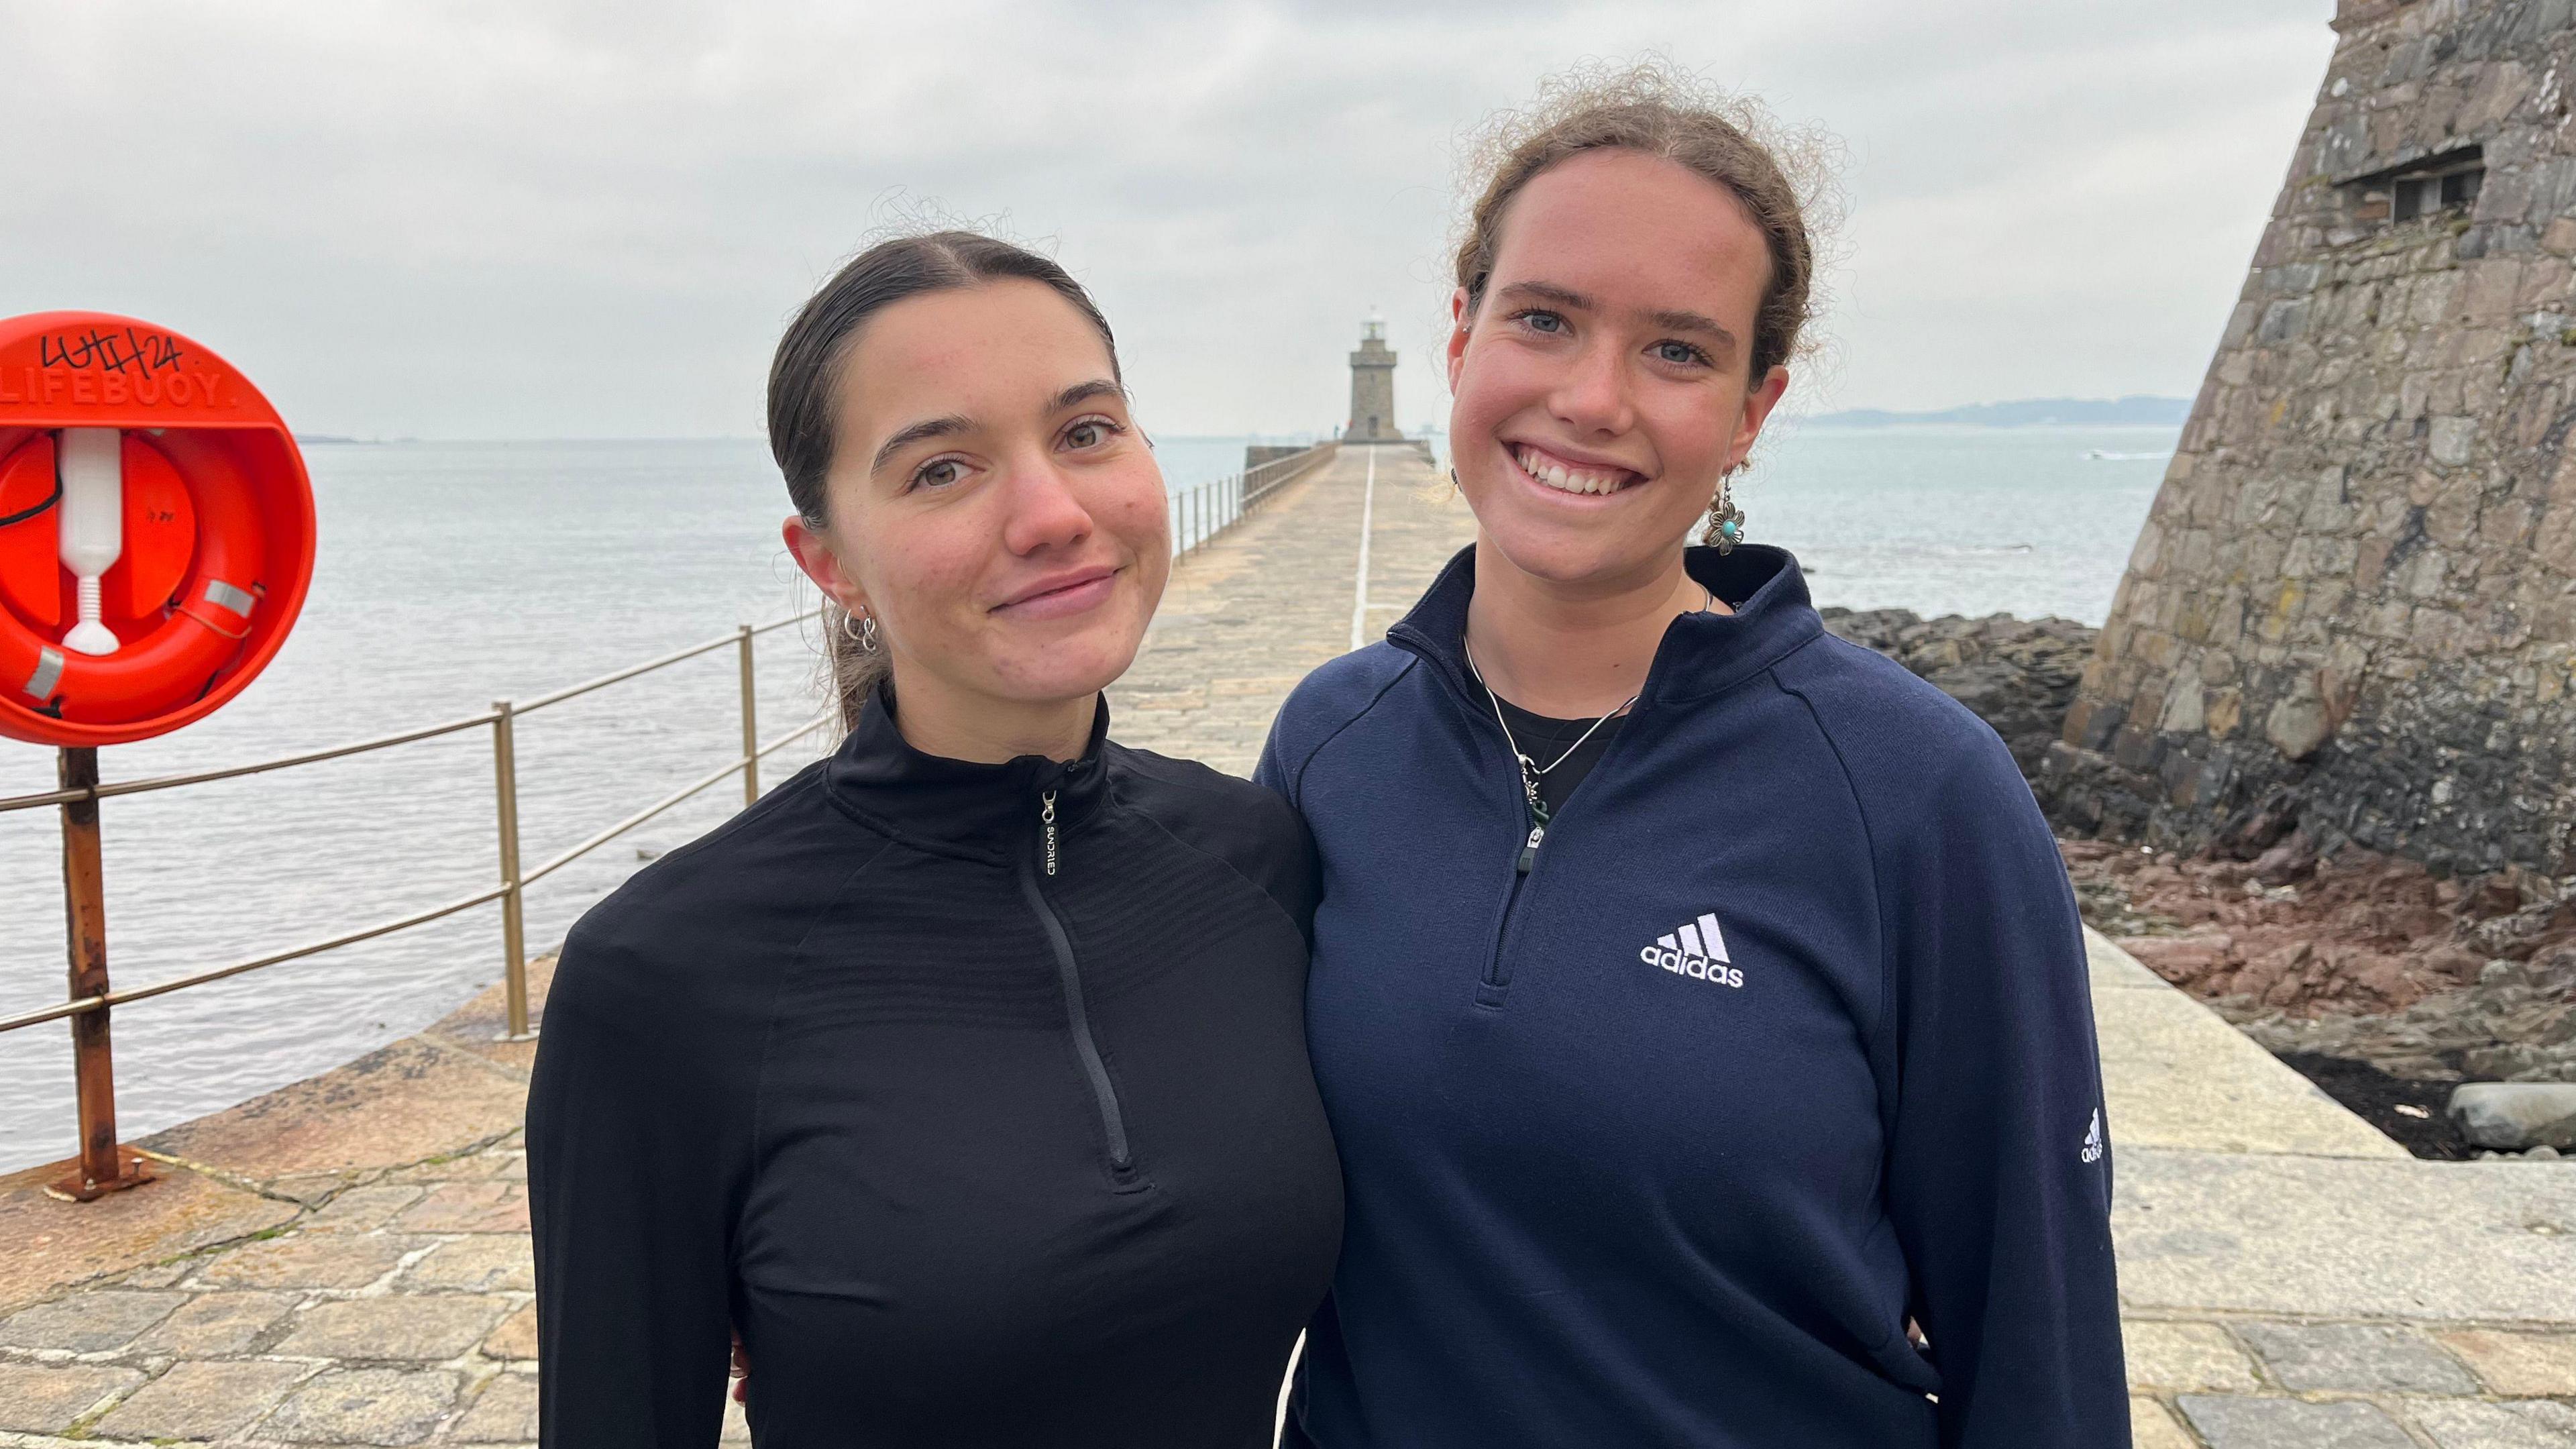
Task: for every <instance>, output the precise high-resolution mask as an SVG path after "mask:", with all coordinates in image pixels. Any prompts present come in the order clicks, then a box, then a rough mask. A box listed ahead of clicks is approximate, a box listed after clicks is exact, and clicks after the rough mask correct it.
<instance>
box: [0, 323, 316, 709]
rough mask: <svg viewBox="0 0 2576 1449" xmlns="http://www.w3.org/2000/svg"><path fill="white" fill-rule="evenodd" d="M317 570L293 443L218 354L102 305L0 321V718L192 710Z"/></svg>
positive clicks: (253, 659) (273, 643) (226, 692)
mask: <svg viewBox="0 0 2576 1449" xmlns="http://www.w3.org/2000/svg"><path fill="white" fill-rule="evenodd" d="M312 569H313V493H312V485H311V483H310V482H309V481H308V479H307V478H306V475H305V472H304V461H303V457H302V455H301V453H299V452H298V451H297V449H296V446H295V440H294V437H293V435H292V434H291V433H289V432H288V430H287V428H286V426H285V424H284V423H283V422H282V421H280V420H279V418H278V416H277V414H276V412H275V410H273V409H272V408H271V407H270V406H269V404H268V401H267V399H265V398H263V397H261V396H260V395H259V393H258V391H257V390H256V389H254V388H252V387H251V385H250V383H249V382H248V381H247V380H246V379H244V378H243V377H242V376H241V375H240V374H239V373H238V372H235V371H234V370H233V369H232V368H231V367H230V366H229V365H228V364H226V363H225V362H224V361H223V360H222V359H221V358H219V357H217V356H215V355H214V354H213V353H212V352H209V351H207V350H206V349H205V348H203V347H200V346H199V345H197V344H196V343H195V342H193V341H190V340H189V339H187V338H184V337H181V336H179V335H177V334H175V333H173V332H171V331H169V330H168V329H167V328H162V327H155V326H152V325H151V324H148V323H144V322H138V321H135V320H133V319H131V318H125V317H112V316H107V315H105V314H101V313H80V312H54V313H41V314H38V315H35V316H31V317H18V318H12V319H9V320H8V321H5V322H0V735H5V736H8V737H11V738H15V739H21V740H28V741H31V742H35V743H39V744H52V745H69V746H95V745H105V744H122V743H126V742H129V741H132V740H139V739H145V738H149V737H150V736H153V735H158V734H162V733H165V732H167V731H169V730H173V729H177V728H179V727H180V726H182V725H184V724H187V723H189V722H190V721H192V720H196V719H201V718H203V717H204V716H206V715H207V714H209V713H212V712H213V711H214V710H215V709H217V708H219V707H221V706H222V705H223V704H224V703H225V702H226V701H228V700H230V699H231V698H232V697H233V696H235V695H236V694H238V693H239V692H240V691H241V689H242V688H243V687H244V686H246V685H247V684H249V682H250V681H251V679H252V678H253V677H255V676H256V675H257V674H258V672H259V671H260V669H261V668H262V667H263V666H265V665H266V664H267V663H268V661H269V659H270V658H272V657H273V656H274V655H275V654H276V652H277V649H278V647H279V646H280V645H281V644H283V643H284V642H285V639H286V635H287V632H288V630H289V629H291V628H292V627H293V625H294V622H295V619H296V616H297V615H298V614H299V613H300V612H301V611H302V608H303V604H304V594H305V589H306V587H307V585H308V584H309V582H310V580H311V577H312Z"/></svg>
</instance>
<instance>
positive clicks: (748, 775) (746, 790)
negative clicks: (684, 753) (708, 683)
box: [734, 624, 760, 808]
mask: <svg viewBox="0 0 2576 1449" xmlns="http://www.w3.org/2000/svg"><path fill="white" fill-rule="evenodd" d="M734 637H735V638H737V639H740V640H741V641H742V803H743V805H744V807H745V808H749V807H750V806H753V805H757V804H759V803H760V712H759V711H760V705H759V690H758V689H757V687H756V686H755V685H754V684H753V682H752V672H751V626H750V625H749V624H744V625H742V626H741V627H739V628H737V629H735V630H734Z"/></svg>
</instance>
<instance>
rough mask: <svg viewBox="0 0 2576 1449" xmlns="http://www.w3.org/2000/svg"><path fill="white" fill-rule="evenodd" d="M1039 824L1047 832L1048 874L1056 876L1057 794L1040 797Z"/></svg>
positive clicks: (1048, 792) (1052, 792) (1050, 792)
mask: <svg viewBox="0 0 2576 1449" xmlns="http://www.w3.org/2000/svg"><path fill="white" fill-rule="evenodd" d="M1038 824H1039V825H1041V826H1042V827H1044V828H1045V832H1046V873H1047V874H1049V875H1053V874H1055V792H1054V791H1053V790H1049V791H1047V792H1046V793H1045V794H1044V795H1041V796H1039V797H1038Z"/></svg>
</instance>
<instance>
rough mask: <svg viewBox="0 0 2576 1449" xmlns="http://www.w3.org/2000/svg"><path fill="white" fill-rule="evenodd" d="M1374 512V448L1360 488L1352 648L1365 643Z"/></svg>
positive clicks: (1375, 497)
mask: <svg viewBox="0 0 2576 1449" xmlns="http://www.w3.org/2000/svg"><path fill="white" fill-rule="evenodd" d="M1376 511H1377V449H1375V448H1371V449H1369V451H1368V482H1367V484H1366V485H1364V486H1363V487H1362V488H1361V489H1360V576H1359V579H1358V580H1357V581H1356V582H1355V583H1354V584H1353V585H1352V587H1351V647H1352V648H1354V649H1357V648H1359V647H1360V646H1361V645H1362V644H1365V643H1367V642H1368V637H1367V636H1368V606H1369V596H1368V569H1369V532H1370V528H1369V520H1370V519H1371V517H1372V516H1373V515H1374V514H1375V513H1376Z"/></svg>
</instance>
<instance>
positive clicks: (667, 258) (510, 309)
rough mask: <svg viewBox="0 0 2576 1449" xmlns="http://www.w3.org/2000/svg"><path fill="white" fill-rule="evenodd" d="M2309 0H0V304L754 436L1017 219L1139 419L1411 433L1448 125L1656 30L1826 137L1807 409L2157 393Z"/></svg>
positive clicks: (338, 382) (2222, 270) (1432, 408)
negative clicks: (909, 298)
mask: <svg viewBox="0 0 2576 1449" xmlns="http://www.w3.org/2000/svg"><path fill="white" fill-rule="evenodd" d="M2329 8H2330V7H2329V5H2328V4H2327V0H2302V3H2299V4H2296V5H2288V6H2246V5H2243V4H2242V3H2241V0H2169V3H2167V4H2164V5H2160V6H2156V7H2119V6H2091V5H2084V6H2073V5H2066V4H2063V3H2061V0H1959V3H1955V4H1949V5H1943V6H1937V7H1932V6H1920V5H1911V4H1903V3H1894V0H1820V3H1811V4H1808V5H1803V6H1796V7H1788V6H1777V5H1762V6H1757V5H1751V4H1738V3H1717V4H1711V3H1706V0H1700V3H1692V4H1661V3H1596V4H1588V5H1577V6H1571V7H1568V6H1560V5H1537V4H1496V3H1490V0H1484V3H1477V4H1472V5H1471V4H1464V3H1447V4H1432V5H1417V6H1412V7H1407V8H1404V9H1402V10H1401V11H1390V10H1389V9H1388V8H1387V7H1382V6H1377V5H1362V4H1359V3H1356V0H1348V3H1344V0H1330V3H1307V4H1287V3H1230V4H1229V3H1220V4H1213V5H1209V4H1186V5H1185V4H1177V3H1169V4H1167V3H1143V0H1114V3H1107V4H1097V3H1095V4H1079V5H1077V4H1071V3H1065V4H1052V3H1025V4H1024V3H1000V0H970V3H964V4H942V5H939V6H930V5H921V4H913V5H894V4H885V3H872V4H866V5H847V4H840V5H825V4H736V5H723V6H718V5H712V4H690V5H684V4H676V3H669V0H646V3H627V4H618V5H614V6H610V5H594V4H573V3H542V0H540V3H520V4H509V5H502V4H462V3H452V4H443V5H431V4H408V5H398V4H359V3H345V4H328V5H326V4H321V3H285V0H269V3H265V4H261V3H251V0H240V3H234V4H228V5H224V6H174V5H169V4H140V3H119V0H100V3H90V4H83V5H79V6H61V5H47V4H43V3H41V0H0V86H5V87H6V89H7V92H8V93H9V94H10V95H11V96H12V98H13V103H12V107H11V111H12V114H13V116H14V117H15V119H14V120H13V121H12V126H13V129H14V134H13V136H12V139H11V142H10V144H9V145H7V146H5V147H0V196H6V197H7V198H8V202H7V204H6V205H5V206H0V257H5V258H6V261H7V265H6V267H5V269H0V314H5V313H15V312H22V311H31V310H36V309H39V308H47V307H61V306H84V307H96V308H100V309H104V310H111V311H126V312H133V313H136V314H139V315H142V316H146V317H150V318H152V319H154V320H156V321H162V322H166V323H168V324H170V325H173V326H177V327H179V328H181V329H183V330H186V331H189V332H192V333H194V334H196V335H197V336H198V337H199V338H200V340H202V341H204V342H206V343H207V344H208V345H210V346H213V347H215V348H217V349H219V350H221V351H223V352H224V353H226V354H227V355H228V356H230V357H231V358H232V360H233V361H234V362H235V363H237V364H238V365H240V366H242V367H244V368H245V369H247V370H248V372H249V373H250V375H251V376H253V377H254V378H256V379H258V380H259V381H260V382H261V383H262V384H263V386H265V387H266V388H267V389H268V390H269V392H270V393H271V395H272V397H273V398H274V399H275V400H276V401H277V402H278V403H279V405H280V406H281V407H282V408H283V409H284V410H285V411H286V412H287V414H288V415H289V417H290V418H291V419H293V420H294V421H295V422H296V423H297V424H298V425H299V426H301V427H305V428H308V429H312V430H316V431H326V432H352V433H363V434H385V435H394V434H411V435H421V436H610V435H623V436H657V435H683V434H705V433H735V434H748V433H755V432H757V431H758V430H759V426H760V396H759V390H760V385H761V379H762V377H763V374H764V371H765V368H766V363H767V355H768V350H769V347H770V346H771V344H772V343H773V342H774V340H775V338H776V334H777V331H778V328H779V327H780V325H781V324H782V322H783V320H784V318H785V317H786V316H787V314H788V313H789V312H791V311H792V310H793V309H794V308H795V306H796V305H797V304H798V303H799V302H800V301H802V299H803V297H804V295H805V293H806V292H807V291H808V290H809V289H810V288H811V287H812V286H813V285H814V283H815V282H817V281H818V280H819V279H820V278H821V277H822V276H824V275H825V274H827V273H828V271H829V269H830V268H831V266H832V265H833V264H834V263H835V262H836V261H837V260H838V259H839V258H841V257H842V256H844V255H846V254H847V253H848V252H849V251H851V250H852V249H853V248H854V247H855V246H856V245H857V244H858V243H859V241H860V239H861V238H862V237H863V236H864V235H865V234H866V233H867V232H868V231H869V230H870V229H871V228H872V227H873V226H875V225H877V224H879V223H880V222H882V221H883V220H884V219H885V218H886V216H887V214H888V205H889V198H928V199H934V200H936V201H938V202H939V203H942V204H944V205H945V206H946V207H948V208H949V209H950V210H952V211H954V212H956V213H959V214H963V215H968V216H992V215H998V216H1001V217H1004V218H1005V222H1004V224H1005V225H1006V226H1007V228H1008V229H1009V230H1011V231H1012V232H1014V233H1015V234H1017V235H1019V236H1021V237H1023V238H1034V239H1040V240H1045V241H1048V242H1049V243H1050V244H1051V245H1052V247H1053V248H1054V250H1055V251H1056V252H1057V254H1058V255H1059V256H1060V257H1061V258H1062V259H1063V260H1064V261H1065V262H1066V263H1067V264H1068V265H1069V266H1070V267H1072V268H1073V269H1074V270H1075V272H1076V273H1077V275H1080V276H1082V277H1083V278H1084V279H1085V280H1086V281H1087V282H1089V283H1090V284H1091V285H1092V286H1093V287H1094V288H1095V289H1096V290H1097V291H1098V293H1099V295H1100V297H1101V300H1102V303H1103V305H1104V306H1105V307H1106V309H1107V310H1108V312H1109V315H1110V317H1111V320H1112V321H1113V323H1115V324H1116V326H1117V327H1118V329H1119V332H1120V336H1121V341H1122V344H1123V351H1124V352H1125V354H1126V356H1127V359H1128V366H1129V371H1130V374H1131V378H1132V380H1133V381H1134V383H1135V385H1136V388H1137V391H1138V393H1139V398H1140V406H1141V407H1142V409H1143V411H1144V416H1145V417H1146V419H1147V421H1148V423H1149V425H1151V426H1154V427H1156V428H1157V429H1158V430H1161V431H1165V432H1178V433H1189V432H1231V431H1250V430H1277V429H1289V428H1298V427H1308V426H1320V425H1329V424H1331V423H1333V422H1336V421H1337V420H1338V418H1339V415H1340V412H1341V409H1342V406H1343V402H1344V388H1345V375H1344V370H1343V366H1342V355H1343V353H1344V352H1345V351H1347V349H1348V348H1349V346H1350V345H1351V343H1352V340H1353V338H1354V336H1355V334H1356V330H1357V325H1356V324H1357V322H1358V319H1359V318H1360V316H1361V315H1362V314H1363V313H1365V312H1366V311H1367V309H1368V308H1369V307H1370V306H1371V305H1375V306H1378V307H1381V308H1383V309H1384V310H1385V311H1386V313H1387V315H1388V316H1389V317H1390V319H1391V320H1392V323H1393V325H1392V327H1391V329H1390V330H1391V332H1392V334H1393V336H1394V339H1395V341H1396V344H1397V346H1398V347H1399V348H1400V349H1401V350H1403V351H1404V353H1405V354H1406V366H1405V368H1404V370H1403V372H1402V374H1401V375H1400V377H1399V381H1398V388H1399V399H1400V404H1399V405H1400V408H1401V410H1402V413H1403V416H1404V418H1405V421H1406V422H1407V423H1408V424H1412V423H1417V422H1420V421H1422V420H1424V419H1426V418H1435V417H1438V416H1440V415H1441V414H1442V413H1444V412H1445V408H1446V399H1445V397H1444V396H1443V395H1442V394H1441V393H1440V391H1439V388H1438V384H1437V375H1436V373H1435V372H1434V371H1433V370H1432V367H1431V352H1432V349H1433V347H1434V346H1435V344H1436V341H1437V335H1438V332H1437V328H1438V318H1439V315H1440V312H1441V307H1442V303H1443V299H1444V298H1445V296H1446V292H1447V288H1446V287H1445V285H1443V283H1442V280H1441V279H1442V277H1443V275H1444V268H1443V266H1442V261H1441V259H1442V255H1443V253H1444V250H1445V243H1446V239H1447V227H1448V219H1449V216H1450V212H1451V197H1450V187H1451V184H1452V176H1451V163H1452V159H1453V155H1454V152H1455V149H1456V142H1457V139H1458V136H1459V135H1460V133H1461V131H1462V129H1463V128H1465V127H1467V126H1469V125H1471V124H1472V123H1474V122H1475V121H1476V120H1477V119H1478V118H1480V117H1482V116H1484V115H1486V114H1487V113H1489V112H1490V111H1492V110H1493V109H1495V108H1497V107H1500V106H1507V105H1510V104H1513V103H1515V102H1517V101H1519V100H1521V99H1523V98H1525V97H1526V96H1527V95H1528V94H1529V92H1530V90H1531V88H1532V86H1533V84H1534V83H1535V81H1536V79H1537V78H1538V77H1539V76H1541V75H1542V74H1545V73H1547V72H1549V71H1552V70H1555V69H1558V68H1560V67H1562V66H1563V65H1565V64H1567V63H1568V62H1570V61H1572V60H1575V59H1577V58H1580V57H1585V56H1610V57H1616V56H1624V55H1630V54H1635V53H1637V52H1639V51H1642V50H1645V49H1647V48H1650V47H1651V48H1660V49H1662V50H1665V51H1667V52H1668V53H1670V54H1672V55H1673V56H1674V57H1675V58H1677V59H1679V60H1680V61H1682V62H1683V63H1684V64H1687V65H1691V66H1694V67H1702V68H1705V69H1706V71H1707V72H1708V73H1709V74H1711V75H1712V76H1714V77H1716V78H1718V79H1720V80H1723V81H1725V82H1727V83H1729V84H1733V85H1737V86H1740V87H1743V88H1747V89H1750V90H1752V91H1755V92H1757V93H1759V94H1761V95H1763V96H1765V97H1767V98H1768V99H1769V100H1770V101H1771V102H1772V104H1773V105H1774V107H1775V109H1777V110H1779V111H1780V112H1781V113H1782V114H1783V115H1784V116H1786V117H1788V118H1790V119H1792V120H1797V121H1812V122H1816V123H1820V124H1822V125H1824V126H1826V127H1827V128H1829V129H1831V130H1832V131H1834V132H1835V133H1837V134H1839V135H1840V136H1841V137H1843V138H1844V139H1845V141H1846V142H1847V143H1848V147H1849V151H1850V162H1849V167H1848V171H1847V174H1846V186H1847V189H1848V191H1849V194H1850V199H1851V222H1850V226H1849V229H1848V231H1847V233H1846V236H1845V238H1844V246H1843V248H1842V251H1843V255H1844V262H1843V265H1842V266H1841V267H1840V268H1839V270H1838V272H1837V274H1836V275H1835V276H1834V277H1833V278H1832V279H1831V286H1832V289H1833V291H1834V294H1835V296H1836V298H1837V302H1838V307H1837V310H1836V311H1835V313H1833V314H1832V315H1830V316H1829V317H1828V318H1827V321H1826V327H1827V330H1828V332H1829V333H1830V334H1831V336H1832V337H1833V339H1834V342H1835V352H1834V357H1835V359H1836V364H1835V366H1834V368H1833V369H1832V370H1831V375H1830V377H1829V378H1824V379H1815V380H1812V381H1817V382H1826V383H1830V387H1829V389H1825V390H1819V389H1818V388H1814V387H1809V386H1807V385H1806V384H1807V383H1808V382H1809V381H1811V380H1808V379H1802V380H1801V384H1802V385H1801V393H1802V395H1803V396H1804V397H1805V398H1806V400H1807V401H1809V402H1810V403H1811V405H1824V404H1827V403H1830V404H1832V405H1878V406H1892V407H1916V406H1927V407H1928V406H1939V405H1945V404H1950V403H1956V402H1963V401H1973V400H1978V399H1983V398H1996V397H2005V396H2014V395H2023V394H2028V393H2033V392H2043V393H2054V392H2067V391H2073V392H2091V393H2116V392H2129V391H2160V392H2188V391H2190V390H2191V389H2192V388H2193V387H2194V386H2196V384H2197V382H2198V377H2199V371H2200V368H2201V366H2202V364H2203V363H2204V362H2205V360H2206V356H2207V352H2208V349H2209V346H2210V344H2211V342H2212V341H2213V340H2214V338H2215V336H2216V333H2217V329H2218V326H2219V324H2220V322H2221V321H2222V319H2223V317H2224V313H2225V310H2226V306H2227V304H2228V302H2229V301H2230V300H2231V299H2232V298H2233V296H2234V293H2235V290H2236V288H2237V286H2238V284H2239V282H2240V281H2241V278H2242V274H2243V269H2244V265H2245V260H2246V258H2247V256H2248V255H2249V254H2250V252H2251V250H2252V246H2253V242H2254V240H2255V237H2256V236H2257V234H2258V233H2259V229H2260V226H2261V222H2262V218H2263V216H2264V215H2265V213H2266V212H2267V211H2268V209H2269V205H2270V202H2271V199H2272V195H2273V192H2274V191H2275V190H2276V189H2277V187H2278V185H2279V182H2280V178H2281V176H2282V174H2283V169H2284V167H2285V166H2286V164H2287V161H2288V158H2289V155H2290V151H2291V148H2292V146H2293V143H2294V142H2295V140H2296V137H2297V132H2298V128H2299V125H2300V122H2301V118H2302V116H2303V115H2304V114H2305V111H2306V108H2307V105H2308V103H2309V99H2310V96H2311V94H2312V92H2313V90H2314V87H2315V85H2316V82H2317V79H2318V77H2319V76H2320V75H2321V73H2322V71H2323V67H2324V62H2325V59H2326V57H2327V55H2328V53H2329V51H2330V49H2331V44H2332V36H2331V34H2330V33H2329V32H2328V31H2327V29H2326V27H2325V24H2324V21H2325V19H2326V18H2327V12H2328V10H2329Z"/></svg>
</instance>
